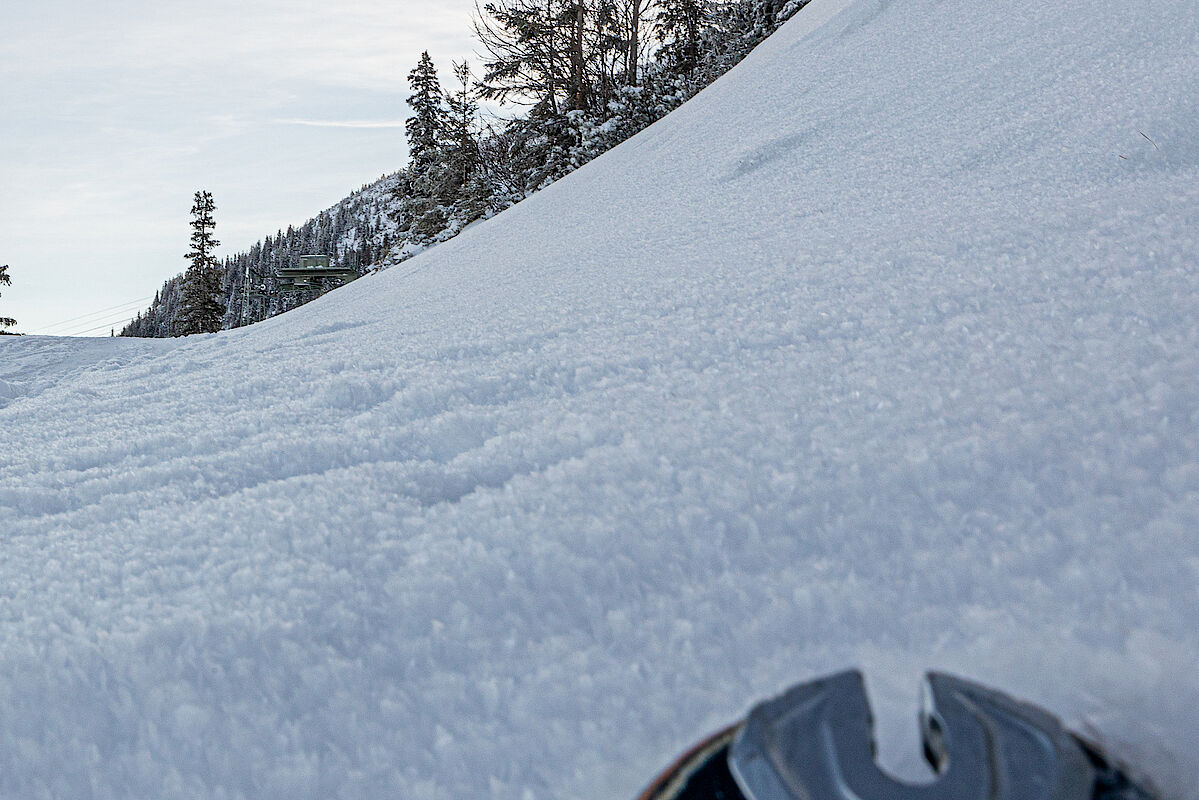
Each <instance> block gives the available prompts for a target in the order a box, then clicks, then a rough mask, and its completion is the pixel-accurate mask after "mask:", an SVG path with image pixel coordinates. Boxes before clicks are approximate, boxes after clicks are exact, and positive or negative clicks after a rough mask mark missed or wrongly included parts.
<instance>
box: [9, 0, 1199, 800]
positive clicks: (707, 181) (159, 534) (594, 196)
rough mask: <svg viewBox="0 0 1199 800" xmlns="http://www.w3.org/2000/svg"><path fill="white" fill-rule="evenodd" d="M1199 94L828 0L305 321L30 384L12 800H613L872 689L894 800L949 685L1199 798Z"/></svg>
mask: <svg viewBox="0 0 1199 800" xmlns="http://www.w3.org/2000/svg"><path fill="white" fill-rule="evenodd" d="M824 20H827V21H826V22H825V23H824V24H823V25H816V24H814V21H824ZM1196 86H1199V17H1197V15H1196V13H1195V5H1194V0H1130V2H1128V3H1123V4H1113V3H1109V2H1107V0H1074V1H1073V2H1069V3H1055V4H1016V3H1005V2H984V0H894V2H883V1H881V0H816V1H815V2H814V3H813V4H812V5H811V6H809V7H808V8H807V9H805V10H804V11H801V12H800V13H799V15H798V16H796V17H795V18H794V19H793V20H792V21H791V22H790V23H788V24H787V25H786V26H784V27H783V29H782V30H781V31H780V32H779V33H778V34H776V35H775V36H774V37H772V39H770V40H769V41H767V42H766V43H765V44H764V45H763V46H762V47H761V48H759V49H758V50H757V51H755V53H754V54H753V55H751V56H750V58H748V59H747V60H746V61H745V62H744V63H743V64H742V65H741V66H740V67H738V68H737V69H735V70H734V71H733V72H731V73H729V74H728V75H727V76H726V77H725V78H723V79H721V80H720V81H718V82H717V83H716V84H715V85H714V86H712V87H711V88H710V89H708V90H706V91H705V92H703V93H702V94H701V95H700V96H699V97H698V98H696V99H695V100H694V101H693V102H691V103H689V104H688V105H686V106H685V107H684V108H682V109H681V110H679V111H678V112H676V113H674V114H672V115H671V116H670V117H669V118H667V119H666V120H664V121H663V122H662V123H660V124H658V125H655V126H654V127H653V128H651V129H649V130H647V131H645V132H644V133H643V134H641V135H639V136H637V137H636V138H634V139H632V140H630V141H629V142H627V143H626V144H625V145H622V146H621V147H619V148H617V149H616V150H614V151H612V152H610V153H608V154H607V155H605V156H603V157H601V158H600V159H598V160H596V161H594V162H592V163H591V164H589V165H588V166H586V167H584V168H583V169H581V170H580V171H578V172H577V173H575V174H573V175H571V176H569V177H568V178H566V179H564V180H562V181H560V182H558V183H556V184H554V185H553V186H551V187H549V188H548V189H546V190H545V191H543V192H541V193H539V194H537V195H536V196H534V197H532V198H531V199H529V200H528V201H526V202H524V203H522V204H520V205H519V206H517V207H515V208H513V209H511V210H509V211H507V212H505V213H504V214H502V215H500V216H499V217H497V218H495V219H493V220H491V221H489V222H487V223H485V224H482V225H480V226H477V227H476V228H474V229H472V230H470V231H467V232H466V233H464V234H462V235H461V236H459V237H458V238H456V239H454V240H452V241H450V242H448V243H446V244H444V245H442V246H440V247H438V248H436V249H435V250H433V251H430V252H428V253H426V254H424V255H422V256H419V257H417V258H415V259H413V260H412V261H409V262H407V263H405V264H403V265H401V266H399V267H396V268H394V269H392V270H390V271H387V272H383V273H379V274H377V275H374V276H370V277H367V278H364V279H362V280H359V281H357V282H355V283H354V284H352V285H350V286H348V287H346V288H344V289H341V290H338V291H336V292H334V293H332V294H330V295H328V296H326V297H324V298H322V299H321V300H319V301H317V302H314V303H312V304H310V305H308V306H305V307H303V308H301V309H299V310H298V311H296V312H293V313H289V314H287V315H284V316H282V317H278V318H275V319H273V320H270V321H268V322H266V323H263V324H261V325H256V326H253V327H251V328H247V329H242V330H238V331H234V332H226V333H223V334H219V335H215V336H211V337H196V338H191V339H188V340H185V341H181V342H172V343H165V344H163V345H162V347H160V348H159V349H157V350H155V351H153V352H151V351H149V350H145V351H137V352H132V351H128V352H127V351H124V350H122V351H117V350H113V351H112V353H111V355H103V354H101V353H98V352H89V353H84V352H83V351H80V355H79V357H78V358H75V359H72V358H67V357H63V356H54V355H47V354H45V353H44V352H41V351H39V348H43V349H44V348H46V347H47V345H46V344H45V340H39V339H36V338H33V337H25V338H22V339H17V340H15V341H0V362H3V363H5V364H12V363H14V361H13V359H19V360H21V361H20V362H19V363H22V364H25V365H27V367H22V368H21V370H18V371H16V374H14V372H13V371H12V370H10V369H8V368H7V367H6V368H5V370H3V372H2V374H0V377H2V378H3V380H4V381H6V382H7V383H8V384H13V385H17V384H21V385H26V384H27V383H28V381H23V380H22V378H21V375H22V374H24V373H23V371H24V370H25V369H26V368H28V370H29V374H30V375H33V374H34V372H37V373H38V374H39V375H40V376H41V377H39V378H38V380H39V381H43V382H42V383H39V384H38V386H39V388H38V390H37V391H36V392H28V393H22V392H21V391H14V392H13V393H12V395H13V396H12V398H11V399H10V400H9V401H5V403H0V405H3V407H2V408H0V452H2V453H3V454H4V456H3V460H0V531H3V534H2V535H3V540H2V546H0V720H2V723H0V796H3V797H14V798H15V797H21V798H26V797H28V798H35V797H57V798H238V797H244V798H288V799H289V800H295V799H297V798H322V799H323V798H381V797H403V798H407V799H411V800H424V799H426V798H497V799H499V798H511V799H512V800H549V799H550V798H585V799H586V800H593V799H594V800H599V799H601V798H602V799H604V800H609V799H610V800H622V799H623V798H628V797H630V796H631V795H632V794H633V793H634V792H635V791H636V790H637V789H638V788H639V787H640V786H641V785H642V784H643V783H644V782H645V781H647V780H648V779H649V778H650V777H651V775H652V773H653V772H654V771H655V770H656V769H658V768H659V767H661V766H663V765H664V764H665V762H666V761H668V760H669V758H670V757H671V756H673V755H674V754H675V753H676V752H677V751H678V750H680V749H681V748H682V747H683V746H684V745H686V744H688V743H689V742H690V741H692V740H694V739H695V738H697V737H698V736H699V735H701V734H702V733H704V732H705V731H706V730H708V729H711V728H713V727H715V726H717V725H719V724H721V723H723V722H726V721H729V720H731V719H733V718H735V717H737V716H738V715H740V714H741V713H743V711H744V710H745V708H746V707H747V706H748V705H749V704H750V703H751V702H752V701H753V700H754V699H755V698H757V697H759V696H761V695H763V694H765V693H769V692H773V691H776V690H778V689H781V688H782V687H783V686H785V685H786V684H788V683H790V682H792V681H795V680H800V679H803V678H807V677H811V676H813V675H815V674H819V673H824V672H828V671H831V670H834V669H839V668H841V667H843V666H846V665H849V664H860V665H862V666H863V667H864V668H865V669H866V671H867V675H868V680H870V684H871V689H872V692H873V699H874V703H875V707H876V711H877V716H878V717H879V726H880V734H881V736H880V738H881V741H880V746H881V748H882V752H883V756H884V759H885V761H886V763H888V764H889V765H890V766H892V767H893V768H895V769H897V770H899V771H900V772H901V773H903V774H906V775H914V774H918V773H917V772H916V768H915V766H914V762H915V761H916V760H917V751H916V748H915V746H914V743H915V735H914V729H915V725H914V724H913V723H914V714H915V708H916V706H915V697H916V680H917V678H918V676H919V674H920V672H921V670H923V669H924V668H926V667H939V668H943V669H948V670H952V671H957V672H961V673H964V674H966V675H969V676H971V677H973V678H976V679H979V680H983V681H987V682H990V683H993V684H996V685H999V686H1001V687H1003V688H1006V689H1007V690H1009V691H1011V692H1013V693H1015V694H1018V695H1021V696H1024V697H1027V698H1029V699H1031V700H1034V701H1036V702H1039V703H1042V704H1044V705H1046V706H1048V707H1050V708H1051V709H1053V710H1055V711H1056V712H1058V713H1059V714H1061V715H1063V716H1064V717H1065V718H1066V719H1067V721H1069V722H1070V723H1071V724H1073V725H1076V726H1079V727H1083V728H1087V729H1089V730H1090V732H1091V733H1092V735H1094V736H1096V737H1099V738H1102V739H1103V740H1104V741H1106V742H1108V743H1109V744H1110V746H1111V748H1112V749H1113V751H1114V752H1115V753H1116V754H1118V755H1119V756H1121V757H1123V758H1126V759H1128V760H1130V761H1132V762H1134V763H1135V764H1137V765H1138V766H1139V767H1141V768H1142V769H1144V770H1145V771H1147V772H1150V773H1152V775H1153V777H1154V779H1155V780H1156V781H1157V782H1158V783H1159V785H1160V786H1161V787H1162V788H1163V790H1165V792H1166V794H1167V796H1168V797H1171V798H1199V789H1196V787H1197V786H1199V756H1196V749H1195V743H1196V742H1197V741H1199V713H1197V712H1196V711H1195V708H1196V707H1199V674H1197V673H1196V670H1195V669H1194V665H1195V663H1196V660H1197V659H1199V624H1197V623H1196V622H1195V620H1196V619H1199V137H1197V135H1196V131H1199V105H1197V104H1196V102H1195V87H1196ZM1142 134H1144V135H1142ZM1145 137H1149V138H1145ZM1150 139H1152V142H1151V141H1150ZM111 344H112V346H113V347H114V348H116V347H125V345H124V344H117V343H115V342H114V343H111ZM107 345H108V343H106V344H105V346H107ZM78 346H79V347H81V348H83V347H91V348H95V347H98V346H99V345H96V344H80V345H78ZM54 359H57V360H54ZM47 376H50V377H53V380H49V378H48V377H47ZM43 379H45V380H43ZM28 380H29V381H32V380H33V378H30V379H28Z"/></svg>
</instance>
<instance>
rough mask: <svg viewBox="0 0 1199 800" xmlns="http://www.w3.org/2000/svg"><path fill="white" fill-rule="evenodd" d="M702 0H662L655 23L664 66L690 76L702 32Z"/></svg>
mask: <svg viewBox="0 0 1199 800" xmlns="http://www.w3.org/2000/svg"><path fill="white" fill-rule="evenodd" d="M705 5H706V3H705V2H704V0H662V8H661V11H659V12H658V18H657V21H656V25H655V31H656V33H657V35H658V40H659V41H660V42H661V43H662V56H663V60H664V61H665V62H666V66H667V68H668V69H670V70H671V71H673V72H675V73H676V74H679V75H685V76H687V77H691V75H692V73H693V72H695V68H696V66H697V65H698V64H699V57H700V43H701V40H702V36H703V26H704V16H705V14H704V12H705Z"/></svg>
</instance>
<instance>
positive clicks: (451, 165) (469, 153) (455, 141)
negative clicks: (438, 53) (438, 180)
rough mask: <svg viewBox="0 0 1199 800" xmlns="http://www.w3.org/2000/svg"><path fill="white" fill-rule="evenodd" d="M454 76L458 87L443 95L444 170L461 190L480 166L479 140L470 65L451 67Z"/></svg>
mask: <svg viewBox="0 0 1199 800" xmlns="http://www.w3.org/2000/svg"><path fill="white" fill-rule="evenodd" d="M454 77H455V78H456V79H457V80H458V86H457V87H456V89H455V91H454V92H453V93H452V94H448V95H446V105H447V106H448V107H449V111H448V113H447V114H446V149H447V152H446V167H447V168H448V171H449V172H450V174H451V177H452V180H453V181H454V183H455V184H457V188H458V189H459V190H460V189H462V187H465V186H466V185H467V184H468V183H469V182H470V179H471V178H472V177H474V174H475V172H476V171H477V169H478V167H479V141H478V139H477V137H476V135H475V126H476V122H477V119H478V115H479V104H478V102H477V101H476V100H475V94H474V90H473V87H472V80H471V75H470V64H469V63H467V62H465V61H463V62H462V63H461V64H454Z"/></svg>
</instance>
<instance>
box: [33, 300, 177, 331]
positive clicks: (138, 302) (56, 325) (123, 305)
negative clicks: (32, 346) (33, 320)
mask: <svg viewBox="0 0 1199 800" xmlns="http://www.w3.org/2000/svg"><path fill="white" fill-rule="evenodd" d="M153 299H154V298H153V297H142V298H139V299H137V300H129V301H128V302H125V303H121V304H120V305H115V306H112V307H110V308H102V309H100V310H99V311H92V312H89V313H87V314H80V315H79V316H77V317H71V318H70V319H64V320H63V321H62V322H55V323H53V324H51V325H43V326H42V327H40V328H38V329H37V330H33V331H30V333H46V332H49V331H51V330H53V329H54V328H61V327H63V326H64V325H69V324H70V323H72V322H78V321H79V320H84V319H87V318H88V317H97V316H100V315H102V314H108V313H110V312H113V311H119V310H122V309H125V308H129V307H131V306H139V305H141V304H143V303H147V302H149V301H150V300H153Z"/></svg>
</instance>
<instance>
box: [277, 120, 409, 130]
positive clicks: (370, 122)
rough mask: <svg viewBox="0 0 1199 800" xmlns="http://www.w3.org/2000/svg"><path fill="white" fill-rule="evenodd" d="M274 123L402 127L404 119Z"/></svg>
mask: <svg viewBox="0 0 1199 800" xmlns="http://www.w3.org/2000/svg"><path fill="white" fill-rule="evenodd" d="M274 122H275V124H276V125H307V126H308V127H310V128H402V127H404V125H405V124H406V121H405V120H402V119H393V120H349V119H347V120H330V119H277V120H274Z"/></svg>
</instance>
